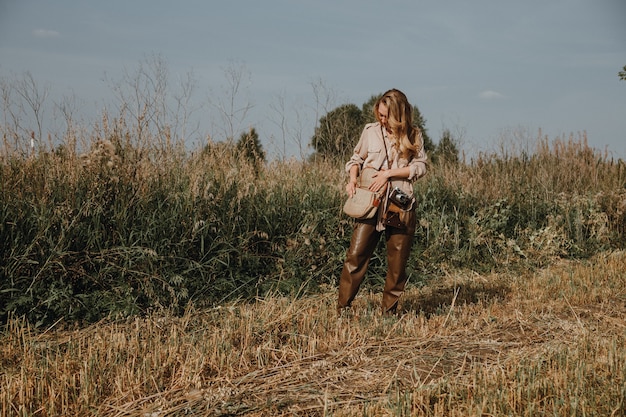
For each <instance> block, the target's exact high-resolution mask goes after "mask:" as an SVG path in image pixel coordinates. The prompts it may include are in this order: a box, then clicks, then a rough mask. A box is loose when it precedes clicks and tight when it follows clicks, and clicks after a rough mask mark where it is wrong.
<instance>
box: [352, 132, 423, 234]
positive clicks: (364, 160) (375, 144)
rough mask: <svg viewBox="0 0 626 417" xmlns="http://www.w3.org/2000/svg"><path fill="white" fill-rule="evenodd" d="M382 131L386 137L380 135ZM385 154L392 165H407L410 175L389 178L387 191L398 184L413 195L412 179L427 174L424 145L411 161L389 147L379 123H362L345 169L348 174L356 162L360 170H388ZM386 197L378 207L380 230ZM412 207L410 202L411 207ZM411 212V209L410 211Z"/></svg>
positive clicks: (385, 133)
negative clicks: (361, 130) (363, 126)
mask: <svg viewBox="0 0 626 417" xmlns="http://www.w3.org/2000/svg"><path fill="white" fill-rule="evenodd" d="M383 133H384V135H385V137H384V138H383ZM384 146H387V152H385V148H384ZM387 155H389V159H390V160H391V168H404V167H407V166H408V167H409V169H410V174H409V177H408V178H407V179H394V180H392V181H391V186H390V187H388V189H387V191H390V190H392V189H393V188H394V187H399V188H400V189H401V190H402V191H404V192H405V193H407V194H409V195H410V196H411V198H414V195H413V182H414V181H415V180H416V179H418V178H420V177H422V176H424V175H425V174H426V161H427V157H426V153H425V152H424V148H423V147H422V149H421V150H420V151H419V153H418V154H417V155H416V156H414V157H413V158H412V159H411V160H407V159H405V158H401V157H400V155H399V152H398V151H397V150H396V149H395V148H394V147H393V146H392V143H391V141H390V140H389V138H387V132H386V131H383V130H381V126H380V123H378V122H376V123H369V124H367V125H365V128H364V129H363V132H362V133H361V138H360V139H359V142H358V143H357V144H356V146H355V147H354V154H353V155H352V157H351V158H350V160H349V161H348V162H347V163H346V167H345V169H346V172H347V173H350V168H352V166H354V165H358V166H359V169H363V168H367V167H371V168H374V169H376V170H380V169H381V168H383V169H387V166H388V165H387ZM387 205H388V202H387V198H386V196H385V198H384V200H383V204H382V210H380V209H379V210H378V222H377V229H378V230H383V229H384V228H385V227H384V225H383V223H382V216H383V214H384V212H385V211H386V210H387ZM413 208H415V204H413V206H412V209H413ZM411 211H412V210H411Z"/></svg>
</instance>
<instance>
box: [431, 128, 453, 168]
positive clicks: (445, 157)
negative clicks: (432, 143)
mask: <svg viewBox="0 0 626 417" xmlns="http://www.w3.org/2000/svg"><path fill="white" fill-rule="evenodd" d="M432 159H433V161H434V162H438V163H445V162H448V163H452V164H458V163H459V149H458V147H457V143H456V140H454V139H453V138H452V134H451V133H450V131H449V130H448V129H445V130H444V131H443V134H442V135H441V140H439V144H438V145H437V147H436V148H435V150H434V152H433V153H432Z"/></svg>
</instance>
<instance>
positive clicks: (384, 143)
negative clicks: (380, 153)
mask: <svg viewBox="0 0 626 417" xmlns="http://www.w3.org/2000/svg"><path fill="white" fill-rule="evenodd" d="M380 135H381V139H382V140H383V146H384V147H385V155H386V156H387V169H391V160H390V159H389V151H387V142H385V132H384V131H383V125H380ZM383 163H385V161H383ZM382 167H383V166H382V165H381V166H380V168H382ZM380 168H378V170H379V171H380Z"/></svg>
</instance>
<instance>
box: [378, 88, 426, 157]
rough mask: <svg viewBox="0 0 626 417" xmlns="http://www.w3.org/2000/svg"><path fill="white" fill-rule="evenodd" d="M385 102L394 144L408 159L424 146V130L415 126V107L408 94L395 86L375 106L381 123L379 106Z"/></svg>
mask: <svg viewBox="0 0 626 417" xmlns="http://www.w3.org/2000/svg"><path fill="white" fill-rule="evenodd" d="M381 103H383V104H385V106H387V109H389V114H388V116H387V125H388V126H389V130H390V132H389V133H391V135H392V136H394V137H395V138H396V141H395V143H394V146H395V147H396V148H397V149H398V152H399V153H400V156H401V157H403V158H406V159H411V158H410V157H412V156H415V155H417V154H418V153H419V151H420V149H421V148H422V146H423V140H422V132H421V130H420V129H419V127H417V126H413V124H412V122H413V107H412V106H411V104H409V100H408V99H407V98H406V95H404V93H403V92H402V91H400V90H396V89H395V88H393V89H391V90H389V91H387V92H385V94H383V95H382V96H381V97H380V98H379V99H378V101H377V102H376V105H375V106H374V115H375V116H376V120H378V122H379V123H380V122H381V120H380V114H379V112H378V106H380V104H381Z"/></svg>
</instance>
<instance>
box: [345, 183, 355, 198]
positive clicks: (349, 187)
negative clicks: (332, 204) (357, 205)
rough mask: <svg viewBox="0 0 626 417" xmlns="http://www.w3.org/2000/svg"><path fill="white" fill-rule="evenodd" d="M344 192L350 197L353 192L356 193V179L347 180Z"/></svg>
mask: <svg viewBox="0 0 626 417" xmlns="http://www.w3.org/2000/svg"><path fill="white" fill-rule="evenodd" d="M346 192H347V193H348V196H349V197H350V198H352V196H353V195H354V193H356V180H350V181H348V183H347V184H346Z"/></svg>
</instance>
